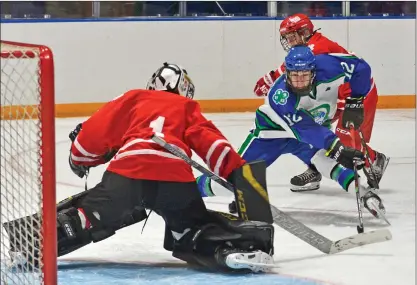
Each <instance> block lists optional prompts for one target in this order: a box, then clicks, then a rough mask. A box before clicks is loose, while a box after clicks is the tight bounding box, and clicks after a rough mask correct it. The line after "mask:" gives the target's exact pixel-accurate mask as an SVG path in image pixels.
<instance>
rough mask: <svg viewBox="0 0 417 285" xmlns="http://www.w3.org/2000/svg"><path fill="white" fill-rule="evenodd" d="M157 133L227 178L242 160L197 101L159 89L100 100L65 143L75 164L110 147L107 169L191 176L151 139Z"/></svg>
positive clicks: (96, 159) (152, 176) (138, 175)
mask: <svg viewBox="0 0 417 285" xmlns="http://www.w3.org/2000/svg"><path fill="white" fill-rule="evenodd" d="M153 134H157V135H159V136H161V137H163V138H164V139H165V140H166V141H167V142H168V143H170V144H172V145H174V146H176V147H178V148H179V149H180V150H182V151H183V152H184V153H186V154H187V155H188V156H189V157H191V155H192V153H191V150H194V151H195V152H196V153H197V154H198V155H199V156H200V157H201V158H203V159H204V160H205V162H206V164H207V165H208V167H209V168H210V169H211V170H213V172H215V173H216V174H218V175H220V176H222V177H225V178H226V177H227V176H228V175H229V174H230V173H231V172H232V170H233V169H235V168H238V167H240V166H241V165H243V164H244V160H242V158H241V157H240V156H239V155H238V154H237V153H236V152H235V151H234V150H233V148H232V146H231V145H230V143H229V142H228V141H227V140H226V139H225V137H224V136H223V135H222V134H221V132H220V131H219V130H218V129H217V128H216V127H215V126H214V125H213V123H212V122H211V121H208V120H207V119H206V118H205V117H204V116H203V115H202V114H201V111H200V107H199V105H198V103H197V102H195V101H193V100H191V99H187V98H184V97H182V96H179V95H176V94H172V93H169V92H164V91H152V90H140V89H138V90H131V91H128V92H126V93H125V94H123V95H121V96H119V97H117V98H116V99H114V100H113V101H111V102H109V103H107V104H106V105H104V106H103V107H102V108H101V109H100V110H98V111H97V112H96V113H95V114H93V115H92V116H91V117H90V118H89V119H88V120H87V121H85V122H84V123H83V124H82V130H81V131H80V133H79V134H78V136H77V138H76V140H75V141H74V142H73V144H72V146H71V158H72V160H73V162H74V163H75V164H81V165H86V166H96V165H99V164H103V163H104V162H105V161H104V159H103V156H104V155H105V154H106V153H108V152H111V151H112V150H116V151H117V153H116V155H115V156H114V157H113V159H112V160H111V161H110V165H109V166H108V168H107V170H108V171H111V172H115V173H117V174H120V175H123V176H126V177H129V178H135V179H147V180H158V181H176V182H190V181H194V180H195V179H194V175H193V173H192V170H191V167H190V166H189V165H188V164H187V163H185V162H184V161H183V160H182V159H180V158H178V157H176V156H174V155H173V154H171V153H169V152H167V151H166V150H165V149H163V148H162V147H161V146H159V145H157V144H156V143H154V142H153V141H152V140H151V137H152V135H153Z"/></svg>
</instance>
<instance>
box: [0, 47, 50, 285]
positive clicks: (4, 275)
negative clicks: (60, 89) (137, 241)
mask: <svg viewBox="0 0 417 285" xmlns="http://www.w3.org/2000/svg"><path fill="white" fill-rule="evenodd" d="M54 113H55V105H54V64H53V56H52V52H51V51H50V50H49V48H47V47H45V46H41V45H32V44H23V43H16V42H7V41H1V141H0V149H1V161H0V174H1V192H0V193H1V200H0V204H1V208H0V219H1V225H0V227H1V235H0V265H1V269H0V279H1V281H0V284H7V285H11V284H17V285H26V284H31V285H32V284H47V285H56V283H57V277H56V276H57V261H56V259H57V249H56V248H57V246H56V240H57V238H56V201H55V129H54V128H55V123H54V122H55V114H54Z"/></svg>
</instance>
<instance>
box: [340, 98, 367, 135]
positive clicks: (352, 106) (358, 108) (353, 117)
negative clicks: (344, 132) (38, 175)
mask: <svg viewBox="0 0 417 285" xmlns="http://www.w3.org/2000/svg"><path fill="white" fill-rule="evenodd" d="M363 116H364V115H363V97H360V98H351V97H348V98H346V102H345V110H344V111H343V117H342V124H343V127H345V128H346V129H349V128H350V125H351V124H353V126H354V128H355V130H357V129H358V128H359V127H360V126H361V125H362V122H363Z"/></svg>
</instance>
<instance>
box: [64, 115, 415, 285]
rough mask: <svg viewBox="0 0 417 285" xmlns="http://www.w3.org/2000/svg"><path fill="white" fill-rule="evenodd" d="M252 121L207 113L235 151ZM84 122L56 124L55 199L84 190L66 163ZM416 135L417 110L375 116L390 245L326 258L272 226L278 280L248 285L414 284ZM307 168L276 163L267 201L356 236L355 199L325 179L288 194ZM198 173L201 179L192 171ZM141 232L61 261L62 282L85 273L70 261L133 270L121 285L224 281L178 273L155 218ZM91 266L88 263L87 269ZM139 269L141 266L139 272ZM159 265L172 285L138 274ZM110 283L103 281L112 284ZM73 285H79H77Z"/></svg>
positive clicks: (212, 204) (129, 231)
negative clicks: (385, 161) (73, 134)
mask: <svg viewBox="0 0 417 285" xmlns="http://www.w3.org/2000/svg"><path fill="white" fill-rule="evenodd" d="M253 116H254V114H253V113H233V114H220V115H219V114H208V115H207V117H208V118H209V119H211V120H213V122H214V123H215V124H216V125H217V126H218V127H219V128H220V129H221V130H222V131H223V132H224V134H225V135H226V137H227V138H228V139H229V140H230V141H231V142H232V144H233V145H234V146H235V147H236V148H238V147H239V146H240V144H241V143H242V142H243V140H244V138H245V137H246V135H247V134H248V130H249V128H250V127H251V126H252V124H253ZM83 120H84V118H71V119H57V121H56V138H57V185H58V187H57V198H58V199H63V198H66V197H67V196H69V195H71V194H75V193H77V192H80V191H83V189H84V180H81V179H78V178H77V177H76V176H75V175H74V174H73V173H72V172H71V170H70V169H69V167H68V165H67V164H68V150H69V147H70V141H69V139H68V133H69V132H70V131H71V130H73V128H74V127H75V126H76V125H77V124H78V123H80V122H82V121H83ZM415 131H416V126H415V110H378V112H377V114H376V121H375V128H374V132H373V134H372V140H371V145H372V147H373V148H374V149H375V150H378V151H381V152H383V153H385V154H386V155H388V156H390V157H391V161H390V164H389V166H388V168H387V170H386V173H385V175H384V177H383V179H382V181H381V184H380V187H381V189H382V190H381V197H382V198H383V200H384V203H385V206H386V209H387V217H388V219H389V220H390V221H391V223H392V226H391V227H390V230H391V232H392V234H393V240H392V241H388V242H384V243H379V244H373V245H369V246H365V247H361V248H356V249H352V250H349V251H346V252H343V253H340V254H336V255H332V256H329V255H325V254H322V253H321V252H319V251H318V250H316V249H315V248H313V247H311V246H309V245H308V244H306V243H304V242H303V241H301V240H299V239H297V238H296V237H294V236H292V235H291V234H289V233H287V232H285V231H284V230H282V229H281V228H279V227H276V232H275V262H276V264H277V265H278V266H279V267H278V268H276V269H275V273H277V274H279V275H276V279H275V280H274V281H272V279H271V280H269V281H267V280H264V281H262V280H261V279H259V280H256V279H252V280H251V281H255V280H256V281H259V283H263V284H304V283H301V281H295V280H294V281H291V280H292V279H291V278H290V279H288V278H287V280H284V279H282V280H280V279H279V278H278V277H280V276H298V277H300V278H307V279H308V280H310V282H313V281H311V280H317V283H314V282H313V283H308V284H344V285H369V284H378V285H394V284H395V285H414V284H415V269H414V268H415V189H416V184H415V181H416V177H415V176H416V168H415ZM104 169H105V168H104V167H103V166H100V167H97V168H94V169H92V170H91V173H90V177H89V181H88V184H89V186H90V187H92V186H93V185H95V184H96V183H97V182H98V181H99V180H100V178H101V175H102V173H103V171H104ZM304 170H305V166H304V165H303V164H302V163H301V162H300V161H298V160H297V158H295V157H293V156H290V155H285V156H283V157H281V158H280V159H278V161H276V162H275V164H273V165H272V166H271V167H270V168H269V169H268V176H267V181H268V192H269V194H270V200H271V203H272V204H274V205H275V206H277V207H278V208H280V209H281V210H283V211H285V212H286V213H288V214H290V215H291V216H293V217H294V218H296V219H299V220H300V221H302V222H303V223H305V224H307V225H308V226H310V227H312V228H313V229H314V230H316V231H318V232H319V233H321V234H323V235H325V236H326V237H328V238H330V239H333V240H337V239H340V238H344V237H347V236H350V235H352V234H355V233H356V224H357V211H356V200H355V194H354V193H346V192H344V191H343V190H341V189H340V188H339V187H338V185H337V184H336V183H335V182H333V181H328V180H326V179H324V181H323V182H322V187H321V189H320V190H318V191H313V192H306V193H292V192H291V191H289V180H290V178H291V177H292V176H293V175H296V174H299V173H301V172H303V171H304ZM195 173H196V175H198V172H197V171H196V172H195ZM230 197H231V196H230ZM230 197H214V198H208V199H207V200H206V203H207V206H208V207H209V208H212V209H218V210H224V211H227V204H228V203H229V202H230V200H231V199H230ZM364 223H365V231H368V230H372V229H379V228H382V227H385V225H384V223H383V222H381V221H379V220H376V219H374V218H373V217H372V216H371V215H370V214H369V213H367V212H366V213H365V212H364ZM142 227H143V223H139V224H136V225H134V226H131V227H129V228H126V229H123V230H121V231H119V232H118V233H117V234H116V235H115V236H113V237H111V238H109V239H107V240H105V241H102V242H100V243H96V244H91V245H89V246H86V247H85V248H82V249H80V250H78V251H76V252H74V253H71V254H68V255H66V256H64V257H62V258H60V269H59V276H60V284H62V285H71V284H75V283H71V280H72V279H74V278H81V279H82V276H85V271H79V274H81V275H77V272H78V271H77V270H75V269H74V268H77V266H78V265H77V264H79V263H74V262H75V261H81V262H83V263H87V265H86V266H85V268H87V269H88V271H89V272H90V274H96V275H100V274H103V271H102V270H101V269H100V270H99V271H97V272H96V269H97V268H101V267H100V266H98V267H97V266H93V265H92V264H91V263H96V264H101V263H103V262H116V263H122V264H125V267H124V269H123V270H125V271H126V270H127V269H126V268H130V270H131V271H130V273H129V274H131V275H128V276H132V278H133V282H131V283H129V281H128V280H127V279H125V278H124V277H126V275H124V277H123V278H122V279H119V281H120V283H118V284H120V285H122V284H151V283H152V284H175V283H176V284H185V283H182V282H181V281H180V280H178V279H175V276H177V275H176V274H175V272H182V271H184V272H185V273H184V272H183V273H181V274H185V276H187V278H191V277H192V276H196V278H200V279H196V280H194V281H195V282H191V283H187V284H207V283H204V282H209V283H211V284H216V282H217V281H219V280H220V279H221V278H225V277H224V276H223V277H221V276H219V277H215V276H216V275H214V274H209V275H198V274H197V273H195V272H194V271H190V270H187V269H185V268H181V266H182V264H183V263H182V262H180V261H178V260H176V259H174V258H173V257H171V256H170V253H169V252H166V251H165V250H164V249H163V248H162V243H163V231H164V225H163V221H162V219H161V218H160V217H159V216H157V215H156V214H152V215H151V217H150V219H149V221H148V223H147V225H146V227H145V229H144V232H143V234H141V230H142ZM70 261H72V265H71V263H69V264H70V265H68V262H70ZM89 262H90V265H88V263H89ZM65 264H66V265H65ZM132 264H133V265H132ZM135 264H136V266H137V267H138V268H137V272H136V269H135V268H134V265H135ZM138 264H142V265H143V266H138ZM161 264H162V265H165V270H168V271H159V272H160V274H168V275H169V274H171V273H172V272H174V273H172V276H171V277H170V278H172V279H169V280H171V281H169V282H170V283H166V282H168V281H167V280H163V279H155V277H154V276H155V275H152V273H149V271H148V273H146V274H142V273H143V268H144V266H145V265H146V266H148V267H149V266H150V267H151V268H155V267H158V265H161ZM71 266H72V267H71ZM89 266H90V267H89ZM103 266H104V265H103ZM107 266H108V265H107ZM120 266H122V265H120ZM132 266H133V267H132ZM177 267H178V268H177ZM71 268H72V270H71ZM80 268H83V267H82V266H79V267H78V270H79V269H80ZM132 268H133V271H132ZM167 268H168V269H167ZM97 270H98V269H97ZM152 270H154V269H152ZM175 270H179V271H175ZM181 270H182V271H181ZM118 272H119V273H120V272H121V271H118ZM135 272H136V275H135ZM163 272H165V273H163ZM167 272H168V273H167ZM193 272H194V273H193ZM82 274H84V275H82ZM109 274H110V273H109ZM115 274H116V273H115ZM120 274H121V273H120ZM181 274H180V276H181ZM201 274H203V273H201ZM71 276H72V277H71ZM103 276H104V277H105V276H106V275H105V274H104V275H103ZM198 276H199V277H198ZM251 276H253V275H251ZM269 276H270V275H269ZM113 277H114V276H113ZM85 278H86V279H85V283H86V284H90V283H89V281H88V277H87V276H85ZM108 278H109V279H108V280H107V281H109V280H110V279H111V278H110V277H108ZM161 278H162V277H161ZM216 278H220V279H216ZM248 278H249V277H248ZM252 278H260V277H256V276H255V277H252ZM128 279H129V278H128ZM122 280H125V281H123V282H126V283H123V282H122ZM187 280H189V279H187ZM197 280H200V281H197ZM216 280H217V281H216ZM221 280H223V281H225V282H224V284H229V283H228V281H226V279H221ZM320 280H321V281H320ZM78 281H80V280H78ZM131 281H132V280H131ZM134 281H136V282H134ZM183 281H184V280H183ZM163 282H165V283H163ZM279 282H284V283H279ZM285 282H287V283H285ZM291 282H293V283H291ZM320 282H321V283H320ZM220 283H221V282H220ZM220 283H219V284H220ZM77 284H81V282H78V283H77ZM91 284H93V283H91ZM97 284H98V283H97ZM103 284H105V283H103ZM106 284H107V283H106ZM108 284H110V283H108ZM114 284H116V283H114ZM239 284H249V283H244V282H243V279H242V280H241V282H240V283H239Z"/></svg>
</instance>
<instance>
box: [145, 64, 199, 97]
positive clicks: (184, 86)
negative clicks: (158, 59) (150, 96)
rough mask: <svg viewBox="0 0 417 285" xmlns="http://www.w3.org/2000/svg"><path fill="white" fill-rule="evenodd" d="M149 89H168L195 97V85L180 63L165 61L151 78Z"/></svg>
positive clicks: (147, 86)
mask: <svg viewBox="0 0 417 285" xmlns="http://www.w3.org/2000/svg"><path fill="white" fill-rule="evenodd" d="M146 89H148V90H160V91H168V92H171V93H175V94H179V95H181V96H184V97H187V98H189V99H193V97H194V91H195V87H194V84H193V82H192V81H191V79H190V77H189V76H188V74H187V71H186V70H185V69H184V68H182V67H181V66H179V65H176V64H171V63H166V62H165V63H164V65H163V66H162V67H160V68H159V69H158V70H157V71H156V72H155V73H154V74H153V75H152V77H151V79H149V81H148V84H147V85H146Z"/></svg>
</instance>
